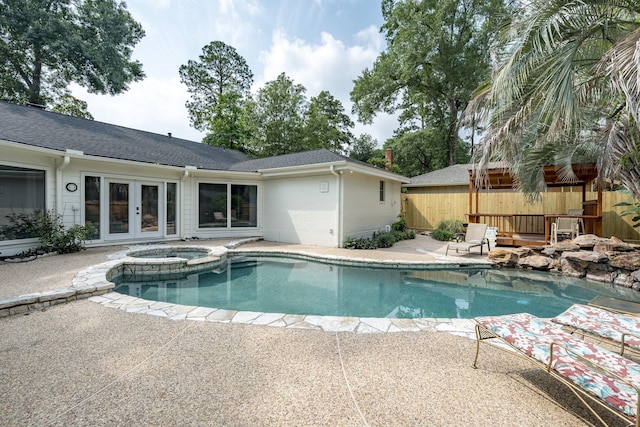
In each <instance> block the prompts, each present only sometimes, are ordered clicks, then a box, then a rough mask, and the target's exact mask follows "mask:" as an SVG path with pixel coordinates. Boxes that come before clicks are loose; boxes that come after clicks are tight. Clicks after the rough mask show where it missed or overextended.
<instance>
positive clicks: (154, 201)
mask: <svg viewBox="0 0 640 427" xmlns="http://www.w3.org/2000/svg"><path fill="white" fill-rule="evenodd" d="M136 209H140V211H141V212H140V215H141V218H140V221H142V223H141V224H140V231H141V232H142V233H149V232H156V231H158V220H159V217H158V213H159V212H160V210H159V208H158V186H157V185H144V184H143V185H141V186H140V206H139V207H136Z"/></svg>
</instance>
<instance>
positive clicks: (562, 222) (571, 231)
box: [551, 209, 584, 243]
mask: <svg viewBox="0 0 640 427" xmlns="http://www.w3.org/2000/svg"><path fill="white" fill-rule="evenodd" d="M582 212H583V210H582V209H569V212H568V213H567V215H582ZM581 225H582V230H583V232H584V223H582V218H557V219H556V222H554V223H552V224H551V243H558V236H560V237H569V238H570V239H575V238H576V237H578V236H579V235H580V226H581Z"/></svg>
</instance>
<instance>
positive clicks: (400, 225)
mask: <svg viewBox="0 0 640 427" xmlns="http://www.w3.org/2000/svg"><path fill="white" fill-rule="evenodd" d="M391 230H392V231H406V230H407V221H406V220H405V218H404V214H403V213H400V214H399V215H398V220H397V221H396V222H394V223H393V224H391Z"/></svg>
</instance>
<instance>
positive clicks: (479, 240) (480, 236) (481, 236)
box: [445, 223, 491, 255]
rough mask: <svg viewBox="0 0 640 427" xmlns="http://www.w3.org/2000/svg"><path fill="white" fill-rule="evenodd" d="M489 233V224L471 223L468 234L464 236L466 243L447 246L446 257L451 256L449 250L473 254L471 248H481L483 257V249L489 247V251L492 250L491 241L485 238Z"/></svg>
mask: <svg viewBox="0 0 640 427" xmlns="http://www.w3.org/2000/svg"><path fill="white" fill-rule="evenodd" d="M486 232H487V224H475V223H469V224H468V225H467V232H466V233H465V235H464V241H462V242H455V243H449V244H448V245H447V251H446V253H445V255H449V249H455V250H456V253H458V251H465V252H467V253H470V252H471V248H475V247H478V246H480V255H482V247H483V246H484V245H487V251H489V250H491V247H489V240H488V239H487V238H486V237H485V234H486Z"/></svg>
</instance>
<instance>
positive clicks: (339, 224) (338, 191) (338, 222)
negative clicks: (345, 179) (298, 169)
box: [329, 165, 343, 248]
mask: <svg viewBox="0 0 640 427" xmlns="http://www.w3.org/2000/svg"><path fill="white" fill-rule="evenodd" d="M329 171H330V172H331V173H332V174H333V175H335V176H336V202H337V203H338V212H337V216H336V227H335V235H336V236H337V240H338V241H337V245H336V246H337V247H338V248H339V247H341V246H342V210H343V209H342V197H341V194H342V191H341V180H340V174H339V173H338V172H336V167H335V165H331V166H329Z"/></svg>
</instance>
